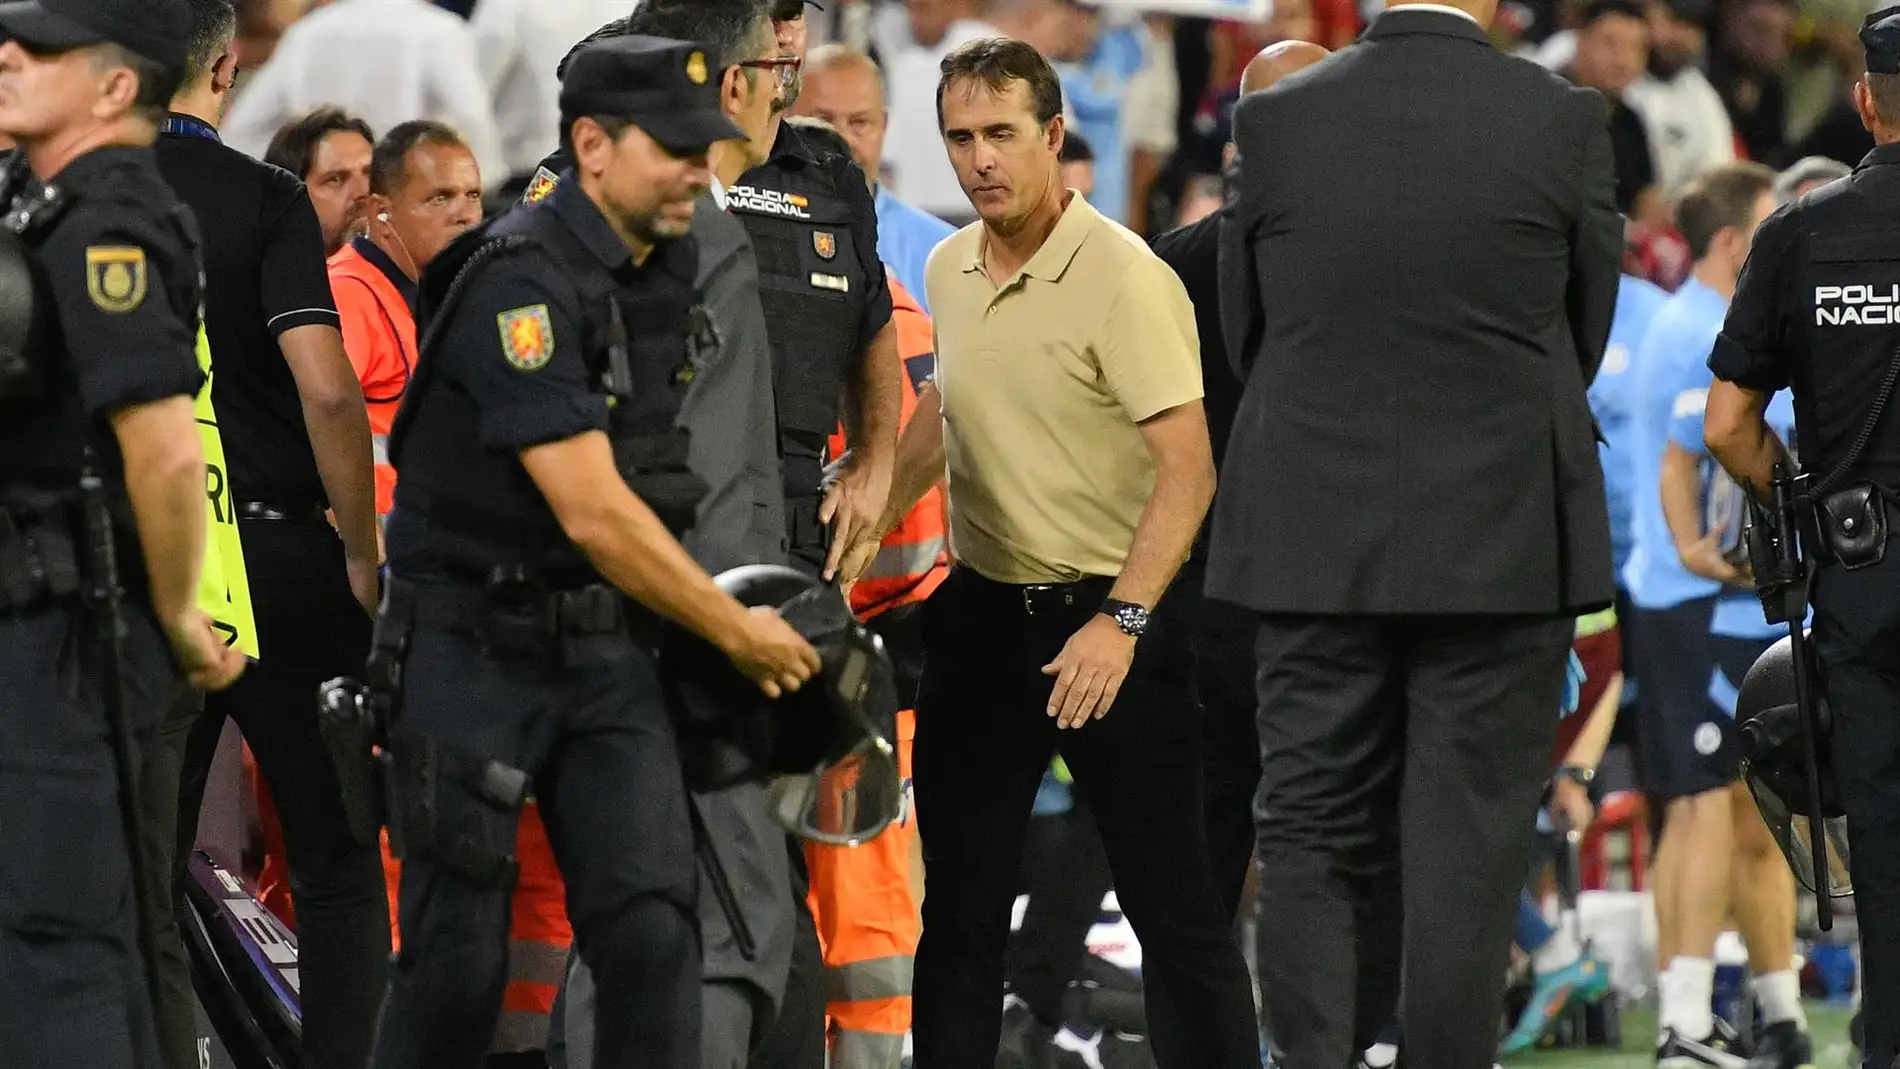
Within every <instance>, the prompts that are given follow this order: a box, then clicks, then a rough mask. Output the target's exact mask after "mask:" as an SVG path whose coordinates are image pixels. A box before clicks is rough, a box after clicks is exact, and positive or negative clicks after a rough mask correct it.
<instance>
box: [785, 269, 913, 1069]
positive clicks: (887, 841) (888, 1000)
mask: <svg viewBox="0 0 1900 1069" xmlns="http://www.w3.org/2000/svg"><path fill="white" fill-rule="evenodd" d="M890 287H891V303H892V322H894V323H895V324H896V325H897V347H898V355H899V356H900V357H901V358H902V359H903V361H904V368H905V372H906V374H905V375H904V376H903V379H904V407H903V413H902V419H903V422H904V423H909V422H910V416H911V413H912V412H914V411H915V410H916V408H917V391H918V390H920V389H922V387H923V384H924V383H926V382H928V381H930V378H931V376H932V374H933V373H934V372H935V366H934V365H935V362H936V359H935V351H936V345H935V339H934V337H933V335H932V331H931V325H930V317H929V316H927V315H925V314H924V311H923V309H922V308H921V307H919V306H918V304H917V301H916V299H915V298H914V297H912V296H911V295H910V294H909V293H907V292H905V290H904V287H903V286H901V285H899V284H898V282H897V280H896V279H895V278H893V279H891V280H890ZM844 445H845V443H844V440H843V435H842V434H840V435H838V436H836V437H834V438H833V440H832V443H831V452H832V455H833V456H837V455H839V454H841V453H842V452H843V451H844ZM948 571H949V558H948V554H947V552H946V545H945V527H944V500H943V492H942V490H941V489H933V490H931V491H930V493H929V494H926V495H925V496H924V499H923V500H922V501H921V502H919V503H918V505H917V507H916V508H914V509H912V510H911V512H910V514H909V515H907V516H905V517H904V521H903V522H902V523H900V524H898V526H897V527H896V528H895V529H894V530H892V531H891V533H890V534H889V535H888V536H887V537H886V538H885V539H884V542H883V545H882V546H881V548H880V549H879V550H878V555H877V558H876V559H875V560H874V561H873V562H872V563H871V566H870V567H869V568H868V569H867V570H866V571H865V573H864V576H863V577H862V578H860V579H859V580H858V583H857V585H856V586H855V587H853V588H852V591H851V607H852V608H853V609H854V610H855V611H856V612H857V613H858V615H859V616H861V617H863V618H865V619H869V618H870V617H872V616H876V615H877V614H879V613H882V612H888V611H890V610H892V609H895V608H897V607H898V606H901V605H908V604H911V603H913V602H918V601H922V600H923V599H924V598H927V597H929V596H930V593H931V591H933V590H935V589H936V588H937V585H938V584H939V583H941V582H943V578H944V576H945V575H946V574H947V573H948ZM915 732H916V721H915V714H914V713H913V712H912V711H911V710H908V709H906V710H904V711H902V712H900V713H899V714H898V726H897V736H898V737H897V740H896V742H897V759H898V772H899V774H900V775H901V776H902V777H903V780H904V783H905V784H906V786H907V787H908V785H909V783H910V774H911V773H910V750H911V739H912V737H913V736H914V734H915ZM906 793H908V791H907V792H906ZM915 834H916V833H915V830H914V814H913V813H911V812H910V811H909V810H908V807H907V809H906V812H905V814H904V816H903V819H902V820H900V821H899V822H898V823H895V824H892V825H891V826H890V827H888V828H886V829H884V831H883V833H882V834H880V835H879V836H878V837H877V838H875V839H873V840H871V841H870V842H868V843H864V844H862V845H860V846H855V847H843V846H826V845H822V844H818V843H807V844H806V845H805V859H806V862H807V864H808V865H809V867H810V869H811V895H810V905H811V911H812V917H813V919H814V920H815V921H816V922H817V925H818V940H819V942H820V943H821V944H822V945H823V947H824V955H825V972H826V977H825V990H826V992H827V993H828V994H827V999H828V1003H829V1004H828V1006H827V1007H826V1009H827V1011H828V1012H829V1014H830V1015H831V1022H832V1029H833V1038H832V1042H831V1063H830V1064H831V1066H832V1069H893V1067H895V1066H896V1065H897V1064H898V1063H899V1062H900V1061H901V1060H902V1053H903V1047H904V1034H905V1033H906V1032H908V1031H910V1011H911V1002H910V991H911V971H912V963H913V962H914V960H915V958H916V956H917V940H918V938H919V937H920V936H921V935H922V934H923V924H922V920H921V918H920V916H919V914H918V909H917V903H918V894H917V888H916V886H915V884H914V883H913V882H912V879H911V849H912V840H913V837H914V836H915Z"/></svg>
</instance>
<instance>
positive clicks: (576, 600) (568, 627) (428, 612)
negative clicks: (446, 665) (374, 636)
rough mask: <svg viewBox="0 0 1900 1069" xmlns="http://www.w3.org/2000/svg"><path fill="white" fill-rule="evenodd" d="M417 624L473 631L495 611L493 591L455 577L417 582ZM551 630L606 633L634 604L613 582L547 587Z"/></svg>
mask: <svg viewBox="0 0 1900 1069" xmlns="http://www.w3.org/2000/svg"><path fill="white" fill-rule="evenodd" d="M411 585H412V586H413V587H414V590H415V600H414V608H413V610H412V612H413V613H414V616H413V620H412V623H413V626H414V627H416V628H418V629H421V630H427V631H448V632H450V633H453V634H474V633H475V632H476V631H477V630H479V629H480V627H481V624H482V621H483V619H484V618H485V617H487V616H489V615H491V614H492V613H493V612H494V611H495V602H494V595H493V594H492V592H491V591H490V590H489V589H487V588H484V587H478V586H465V585H462V584H452V583H414V584H411ZM534 608H537V609H538V611H540V612H541V613H543V614H544V619H545V621H546V626H547V629H548V634H549V635H550V636H569V637H575V636H581V635H607V634H612V633H613V632H615V631H618V630H620V629H622V628H623V627H626V626H627V625H628V624H629V623H630V622H631V621H632V619H633V615H634V614H633V613H632V612H631V611H630V609H631V604H630V603H629V602H628V601H627V599H626V597H625V596H624V595H622V594H621V593H620V592H619V591H618V590H615V589H614V588H613V587H610V586H605V585H600V584H596V585H593V586H586V587H581V588H580V589H578V590H552V591H547V592H546V601H545V603H544V604H543V605H541V606H538V607H534Z"/></svg>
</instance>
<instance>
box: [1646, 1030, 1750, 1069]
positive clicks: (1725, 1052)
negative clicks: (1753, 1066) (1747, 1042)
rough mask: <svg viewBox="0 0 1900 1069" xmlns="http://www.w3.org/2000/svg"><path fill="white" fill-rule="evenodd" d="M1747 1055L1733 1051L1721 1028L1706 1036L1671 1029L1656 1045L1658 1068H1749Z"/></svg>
mask: <svg viewBox="0 0 1900 1069" xmlns="http://www.w3.org/2000/svg"><path fill="white" fill-rule="evenodd" d="M1749 1066H1750V1063H1749V1061H1748V1059H1747V1058H1744V1057H1742V1056H1741V1055H1740V1054H1737V1053H1734V1047H1732V1046H1731V1045H1730V1043H1729V1042H1728V1040H1727V1039H1725V1038H1724V1037H1723V1036H1722V1034H1721V1032H1720V1031H1717V1032H1714V1033H1711V1034H1710V1035H1709V1037H1708V1038H1707V1039H1702V1040H1695V1039H1685V1038H1683V1037H1682V1036H1681V1035H1679V1034H1677V1032H1676V1030H1675V1029H1673V1028H1672V1029H1670V1030H1669V1031H1668V1032H1667V1033H1665V1034H1664V1035H1663V1041H1662V1046H1660V1047H1658V1048H1656V1069H1749Z"/></svg>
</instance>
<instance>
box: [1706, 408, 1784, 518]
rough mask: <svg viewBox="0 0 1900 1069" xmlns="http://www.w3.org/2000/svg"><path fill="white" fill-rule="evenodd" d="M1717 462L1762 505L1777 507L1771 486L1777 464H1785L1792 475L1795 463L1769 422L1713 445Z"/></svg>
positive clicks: (1754, 426) (1756, 425)
mask: <svg viewBox="0 0 1900 1069" xmlns="http://www.w3.org/2000/svg"><path fill="white" fill-rule="evenodd" d="M1713 448H1714V453H1715V459H1716V460H1717V461H1718V462H1719V463H1720V464H1721V465H1722V467H1723V469H1724V470H1726V471H1727V472H1728V473H1729V477H1730V478H1732V479H1734V480H1735V481H1736V482H1737V483H1739V484H1740V485H1741V487H1742V488H1743V489H1744V490H1747V491H1748V492H1749V494H1750V495H1752V496H1753V497H1754V499H1755V500H1756V502H1758V503H1760V504H1762V505H1772V504H1774V493H1773V491H1772V490H1771V489H1770V484H1771V483H1773V482H1774V478H1775V465H1776V464H1786V465H1787V466H1788V469H1789V472H1790V474H1792V473H1793V470H1794V461H1793V460H1792V459H1791V458H1790V457H1789V456H1788V450H1787V447H1786V446H1784V445H1783V444H1782V442H1781V439H1780V438H1778V437H1776V436H1775V432H1774V431H1773V430H1772V429H1770V428H1769V426H1768V424H1766V423H1758V424H1755V425H1753V426H1751V427H1749V428H1748V430H1747V431H1746V432H1745V433H1743V434H1739V435H1736V436H1735V437H1734V438H1731V439H1728V440H1726V441H1723V442H1720V443H1718V444H1715V445H1714V447H1713Z"/></svg>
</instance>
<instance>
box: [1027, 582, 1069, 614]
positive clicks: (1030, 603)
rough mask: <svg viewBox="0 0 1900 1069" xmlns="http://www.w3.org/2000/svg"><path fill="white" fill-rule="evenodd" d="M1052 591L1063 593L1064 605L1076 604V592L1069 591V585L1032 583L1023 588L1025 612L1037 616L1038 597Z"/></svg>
mask: <svg viewBox="0 0 1900 1069" xmlns="http://www.w3.org/2000/svg"><path fill="white" fill-rule="evenodd" d="M1050 591H1061V593H1062V604H1063V605H1065V606H1067V605H1074V604H1075V591H1073V590H1071V589H1069V585H1068V584H1067V583H1032V584H1030V585H1029V586H1026V587H1023V611H1024V612H1026V613H1028V614H1029V615H1031V616H1034V615H1036V596H1037V595H1039V594H1046V593H1048V592H1050Z"/></svg>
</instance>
